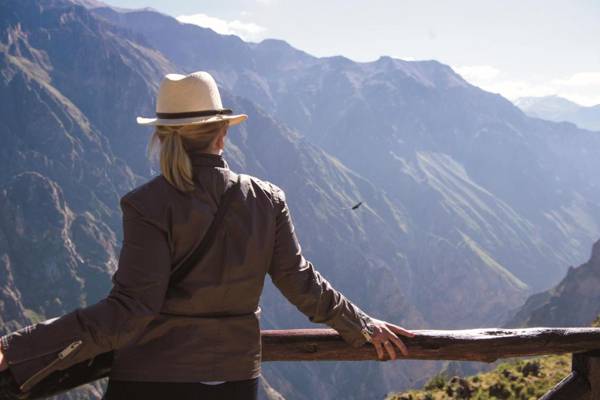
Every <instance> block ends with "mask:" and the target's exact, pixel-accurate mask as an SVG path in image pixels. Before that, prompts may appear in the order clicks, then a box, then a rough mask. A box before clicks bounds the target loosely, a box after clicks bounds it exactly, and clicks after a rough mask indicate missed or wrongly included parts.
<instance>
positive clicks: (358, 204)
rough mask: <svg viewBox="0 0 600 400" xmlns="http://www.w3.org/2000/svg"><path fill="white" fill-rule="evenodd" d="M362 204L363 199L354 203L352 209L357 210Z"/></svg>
mask: <svg viewBox="0 0 600 400" xmlns="http://www.w3.org/2000/svg"><path fill="white" fill-rule="evenodd" d="M361 204H362V201H359V202H358V203H357V204H356V205H354V206H353V207H352V209H353V210H356V209H357V208H358V207H360V206H361Z"/></svg>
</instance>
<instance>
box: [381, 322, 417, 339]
mask: <svg viewBox="0 0 600 400" xmlns="http://www.w3.org/2000/svg"><path fill="white" fill-rule="evenodd" d="M386 326H387V327H388V328H389V329H391V330H392V331H393V332H396V333H399V334H401V335H403V336H408V337H413V336H415V335H416V333H414V332H411V331H407V330H406V329H404V328H402V327H401V326H398V325H394V324H391V323H389V322H386Z"/></svg>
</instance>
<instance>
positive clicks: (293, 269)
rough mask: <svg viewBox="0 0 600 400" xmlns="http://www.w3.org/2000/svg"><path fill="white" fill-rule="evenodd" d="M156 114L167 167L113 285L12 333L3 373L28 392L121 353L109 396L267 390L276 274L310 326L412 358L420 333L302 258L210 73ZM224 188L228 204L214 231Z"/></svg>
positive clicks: (139, 210) (280, 200)
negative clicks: (268, 302)
mask: <svg viewBox="0 0 600 400" xmlns="http://www.w3.org/2000/svg"><path fill="white" fill-rule="evenodd" d="M156 109H157V112H156V117H155V118H138V123H140V124H144V125H152V126H155V132H154V135H153V137H152V141H151V145H152V146H151V147H155V148H158V149H159V157H160V169H161V172H162V173H161V174H160V175H159V176H157V177H155V178H153V179H151V180H150V181H148V182H146V183H145V184H143V185H141V186H139V187H137V188H135V189H134V190H132V191H131V192H129V193H127V194H126V195H125V196H123V197H122V199H121V209H122V212H123V246H122V249H121V254H120V258H119V266H118V269H117V271H116V272H115V274H114V276H113V288H112V290H111V291H110V293H109V295H108V296H107V297H106V298H105V299H104V300H102V301H100V302H98V303H96V304H94V305H91V306H89V307H86V308H81V309H77V310H75V311H73V312H71V313H69V314H66V315H64V316H62V317H60V318H55V319H52V320H48V321H45V322H43V323H38V324H35V325H32V326H30V327H28V328H26V329H23V330H21V331H18V332H16V333H13V334H11V335H7V336H4V337H2V338H1V346H0V349H1V351H0V370H4V369H6V368H9V370H10V372H11V375H12V376H13V377H14V380H15V381H16V383H17V384H18V385H19V386H20V387H21V389H23V390H28V389H29V388H31V387H32V386H33V385H35V383H37V382H39V381H40V380H42V379H43V378H44V377H46V376H48V375H49V374H50V373H51V372H53V371H55V370H58V369H65V368H67V367H69V366H71V365H74V364H76V363H79V362H82V361H84V360H87V359H90V358H92V357H94V356H95V355H97V354H100V353H104V352H108V351H111V350H114V351H115V357H114V362H113V366H112V370H111V374H110V378H109V383H108V388H107V391H106V393H105V397H104V398H105V399H108V400H112V399H127V400H134V399H145V400H149V399H179V400H184V399H228V400H235V399H255V398H256V396H257V379H258V376H259V373H260V362H261V339H260V327H259V317H260V311H261V310H260V307H259V305H258V304H259V298H260V295H261V292H262V288H263V282H264V278H265V276H266V275H267V274H269V275H270V277H271V279H272V281H273V283H274V284H275V285H276V286H277V288H279V290H281V292H282V293H283V294H284V295H285V297H286V298H287V299H288V300H289V301H290V302H292V303H293V304H294V305H296V306H297V307H298V309H299V310H300V311H301V312H303V313H304V314H305V315H307V316H308V317H309V319H310V320H311V321H313V322H317V323H325V324H327V325H329V326H331V327H332V328H334V329H335V330H337V331H338V332H339V333H340V335H341V336H342V338H343V339H344V340H345V341H346V342H348V343H349V344H350V345H352V346H356V347H359V346H362V345H363V344H364V343H365V342H367V341H369V342H372V344H373V345H374V347H375V349H376V351H377V354H378V356H379V358H380V359H384V358H387V357H388V356H389V358H390V359H394V358H396V350H395V349H394V348H397V349H398V350H399V351H401V352H402V353H403V354H405V355H406V354H407V350H406V347H405V345H404V344H403V342H402V340H401V339H400V338H399V337H398V335H405V336H412V335H413V334H412V333H411V332H409V331H407V330H405V329H403V328H401V327H399V326H397V325H394V324H391V323H388V322H384V321H380V320H377V319H374V318H371V317H369V316H368V315H366V314H365V313H364V312H363V311H362V310H361V309H360V308H359V307H357V306H355V305H354V304H352V303H351V302H350V301H349V300H348V299H347V298H346V297H344V296H343V295H342V294H341V293H340V292H338V291H336V290H335V289H334V288H333V287H332V286H331V285H330V284H329V282H328V281H327V280H326V279H325V278H323V276H322V275H320V274H319V273H318V272H317V271H316V270H315V268H314V266H313V264H312V263H311V262H309V261H308V260H306V259H305V258H304V257H303V255H302V254H301V250H300V249H301V248H300V244H299V243H298V240H297V238H296V235H295V233H294V226H293V224H292V219H291V216H290V210H289V208H288V206H287V203H286V198H285V194H284V192H283V190H281V188H279V187H278V186H276V185H274V184H272V183H270V182H268V181H265V180H261V179H258V178H256V177H253V176H250V175H246V174H238V173H235V172H234V171H232V170H231V169H229V167H228V165H227V162H226V161H225V159H224V158H223V156H222V152H223V149H224V147H225V139H226V135H227V129H228V127H229V126H232V125H235V124H239V123H241V122H242V121H244V120H245V119H246V118H247V115H245V114H233V113H232V111H231V110H229V109H224V108H223V107H222V104H221V96H220V94H219V90H218V88H217V85H216V83H215V81H214V79H213V77H212V76H211V75H210V74H209V73H207V72H204V71H199V72H196V73H193V74H190V75H187V76H184V75H177V74H169V75H167V76H166V77H165V78H164V80H163V81H162V83H161V86H160V89H159V92H158V98H157V105H156ZM224 193H228V199H229V200H230V201H229V200H228V201H229V206H228V207H229V208H228V210H227V211H226V212H225V215H224V217H223V218H222V219H221V223H220V224H219V226H216V224H215V226H216V228H215V230H213V231H211V232H207V231H208V227H209V226H210V225H211V221H212V220H213V218H215V213H216V211H217V210H219V209H221V210H222V208H220V207H219V206H220V204H221V201H223V200H222V197H223V196H224ZM220 213H221V212H220ZM221 214H222V213H221ZM219 218H220V217H219ZM205 235H211V236H210V239H211V240H212V242H211V244H210V246H208V247H206V248H205V250H206V251H205V252H204V254H203V256H202V258H200V259H199V260H195V261H194V260H193V261H194V263H193V268H192V269H191V270H190V271H189V273H188V274H187V275H185V276H184V277H183V278H181V279H178V280H175V279H173V276H174V273H175V271H174V269H176V268H177V266H180V265H182V264H183V263H185V262H186V260H187V259H188V257H189V256H190V254H191V253H192V251H193V250H194V249H195V248H196V246H198V244H199V243H200V242H201V241H202V240H203V238H204V236H205ZM386 354H387V356H386Z"/></svg>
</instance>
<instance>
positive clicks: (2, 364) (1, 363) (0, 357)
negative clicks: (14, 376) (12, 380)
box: [0, 349, 8, 372]
mask: <svg viewBox="0 0 600 400" xmlns="http://www.w3.org/2000/svg"><path fill="white" fill-rule="evenodd" d="M5 369H8V363H7V362H6V358H4V354H2V349H0V372H2V371H4V370H5Z"/></svg>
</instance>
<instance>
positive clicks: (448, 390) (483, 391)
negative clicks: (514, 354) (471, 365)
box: [386, 315, 600, 400]
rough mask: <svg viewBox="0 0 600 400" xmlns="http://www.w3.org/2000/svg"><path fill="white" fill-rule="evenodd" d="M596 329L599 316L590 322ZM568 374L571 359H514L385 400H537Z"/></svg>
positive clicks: (442, 377) (437, 379) (438, 377)
mask: <svg viewBox="0 0 600 400" xmlns="http://www.w3.org/2000/svg"><path fill="white" fill-rule="evenodd" d="M592 327H595V328H600V315H598V317H596V319H595V320H594V322H592ZM570 372H571V355H570V354H562V355H551V356H543V357H535V358H527V359H516V360H513V361H507V362H505V363H503V364H500V365H498V366H497V367H496V368H495V369H494V370H492V371H489V372H482V373H480V374H477V375H473V376H469V377H466V378H461V377H458V376H454V377H448V376H446V375H444V374H443V373H442V374H438V375H435V376H433V377H432V378H431V379H430V380H429V381H428V382H427V383H426V384H425V386H424V387H423V389H422V390H410V391H408V392H403V393H391V394H389V395H388V396H387V397H386V400H443V399H472V400H487V399H511V400H513V399H514V400H533V399H538V398H540V397H541V396H542V395H543V394H545V393H546V392H547V391H548V390H550V389H551V388H552V387H553V386H554V385H556V384H557V383H558V382H560V381H561V380H562V379H563V378H564V377H565V376H567V375H568V374H569V373H570Z"/></svg>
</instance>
